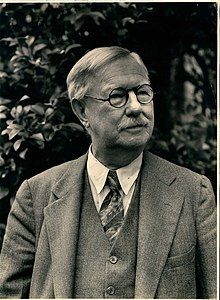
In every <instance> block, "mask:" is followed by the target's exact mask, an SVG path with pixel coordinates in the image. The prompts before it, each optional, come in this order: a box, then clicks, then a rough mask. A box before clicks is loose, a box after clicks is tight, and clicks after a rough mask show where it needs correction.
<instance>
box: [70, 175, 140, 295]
mask: <svg viewBox="0 0 220 300" xmlns="http://www.w3.org/2000/svg"><path fill="white" fill-rule="evenodd" d="M139 181H140V180H138V181H137V184H136V188H135V191H134V193H133V196H132V200H131V203H130V206H129V208H128V211H127V214H126V216H125V220H124V224H123V226H122V228H121V230H120V232H119V234H118V237H117V239H116V241H115V243H114V244H113V246H112V247H111V246H110V243H109V240H108V238H107V237H106V235H105V232H104V230H103V227H102V224H101V221H100V217H99V215H98V212H97V209H96V207H95V204H94V201H93V198H92V194H91V190H90V185H89V181H88V176H87V174H86V175H85V186H84V192H83V203H82V210H81V217H80V228H79V239H78V245H77V249H78V250H77V256H76V264H75V266H76V269H75V282H74V295H73V296H74V298H134V291H135V271H136V253H137V235H138V214H139V212H138V209H139Z"/></svg>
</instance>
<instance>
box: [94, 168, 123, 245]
mask: <svg viewBox="0 0 220 300" xmlns="http://www.w3.org/2000/svg"><path fill="white" fill-rule="evenodd" d="M106 185H108V187H109V188H110V191H109V193H108V195H107V196H106V198H105V199H104V201H103V203H102V206H101V208H100V212H99V215H100V218H101V222H102V226H103V228H104V230H105V233H106V235H107V237H108V239H109V241H110V244H111V245H113V243H114V241H115V239H116V237H117V234H118V233H119V231H120V228H121V226H122V224H123V221H124V207H123V201H122V195H121V194H120V190H121V186H120V183H119V180H118V177H117V174H116V172H115V171H109V173H108V176H107V179H106Z"/></svg>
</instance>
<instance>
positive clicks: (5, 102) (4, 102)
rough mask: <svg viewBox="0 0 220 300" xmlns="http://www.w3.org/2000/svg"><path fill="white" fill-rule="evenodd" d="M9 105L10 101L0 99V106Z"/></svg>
mask: <svg viewBox="0 0 220 300" xmlns="http://www.w3.org/2000/svg"><path fill="white" fill-rule="evenodd" d="M8 103H11V100H9V99H5V98H2V97H0V104H1V105H2V104H8Z"/></svg>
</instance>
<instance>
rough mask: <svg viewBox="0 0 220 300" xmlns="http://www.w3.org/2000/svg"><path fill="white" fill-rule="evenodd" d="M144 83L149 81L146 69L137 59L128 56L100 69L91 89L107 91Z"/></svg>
mask: <svg viewBox="0 0 220 300" xmlns="http://www.w3.org/2000/svg"><path fill="white" fill-rule="evenodd" d="M143 83H149V78H148V75H147V72H146V69H145V68H144V66H142V65H140V64H139V63H138V62H137V61H136V60H135V59H133V58H129V57H128V58H127V57H126V58H120V59H118V60H116V61H114V62H111V63H109V64H106V65H105V67H104V68H102V69H100V70H99V71H98V72H97V73H96V76H95V84H93V85H92V87H91V90H93V91H96V92H97V91H99V92H105V91H108V90H110V89H113V88H116V87H123V88H132V87H135V86H138V85H140V84H143Z"/></svg>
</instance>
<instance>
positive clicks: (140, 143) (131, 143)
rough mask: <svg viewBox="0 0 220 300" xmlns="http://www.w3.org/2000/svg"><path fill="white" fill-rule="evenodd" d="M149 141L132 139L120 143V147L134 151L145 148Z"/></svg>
mask: <svg viewBox="0 0 220 300" xmlns="http://www.w3.org/2000/svg"><path fill="white" fill-rule="evenodd" d="M148 141H149V139H141V138H139V139H138V138H133V139H130V140H126V141H121V143H120V146H121V148H124V149H129V150H135V148H143V149H144V148H145V146H146V144H147V142H148Z"/></svg>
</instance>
